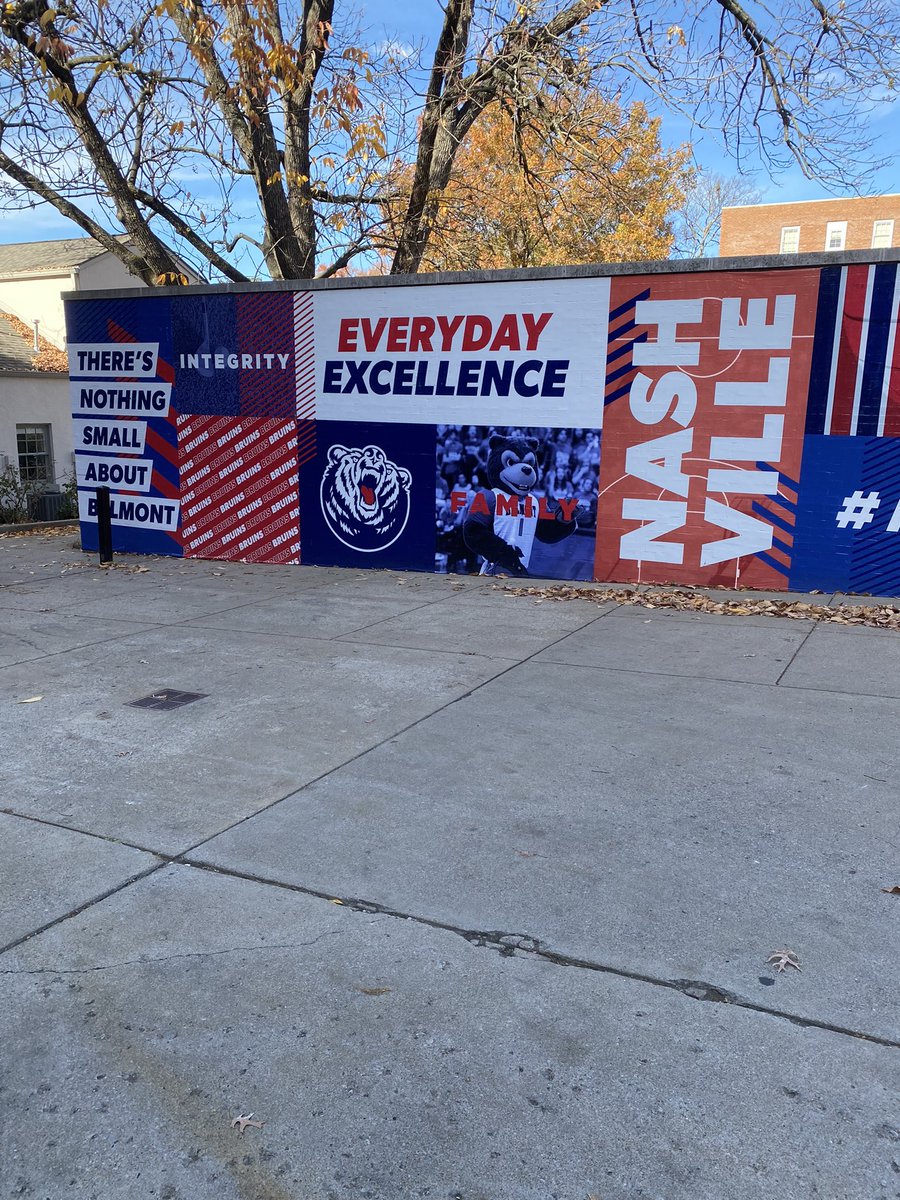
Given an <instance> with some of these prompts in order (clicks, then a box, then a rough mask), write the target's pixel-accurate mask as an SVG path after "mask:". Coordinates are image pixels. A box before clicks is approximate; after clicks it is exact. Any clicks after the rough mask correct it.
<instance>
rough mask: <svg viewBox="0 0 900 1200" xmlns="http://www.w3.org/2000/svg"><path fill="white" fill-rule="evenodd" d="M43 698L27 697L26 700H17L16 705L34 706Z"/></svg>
mask: <svg viewBox="0 0 900 1200" xmlns="http://www.w3.org/2000/svg"><path fill="white" fill-rule="evenodd" d="M43 698H44V697H43V696H29V697H28V699H27V700H17V701H16V704H36V703H37V701H38V700H43Z"/></svg>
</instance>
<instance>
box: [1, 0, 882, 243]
mask: <svg viewBox="0 0 900 1200" xmlns="http://www.w3.org/2000/svg"><path fill="white" fill-rule="evenodd" d="M341 2H342V0H339V2H338V8H340V5H341ZM360 7H361V9H362V14H363V24H364V27H365V30H366V34H367V37H368V40H369V41H370V42H371V43H372V44H373V45H378V44H380V43H383V42H385V41H388V40H396V41H398V42H400V43H404V42H410V43H414V42H424V43H426V45H427V44H429V43H432V42H433V41H434V39H435V38H436V36H437V33H438V31H439V29H440V24H441V19H442V11H441V7H440V4H439V2H438V0H407V3H403V0H399V2H398V0H363V3H362V5H361V6H360ZM658 112H659V113H660V115H661V116H662V136H663V140H664V142H665V143H667V144H668V145H671V146H674V145H678V144H681V143H683V142H685V141H690V142H692V143H693V145H694V154H695V159H696V161H697V163H698V164H699V165H700V166H702V167H705V168H707V169H709V170H712V171H715V172H717V173H719V174H721V175H734V174H735V173H736V168H735V166H734V164H733V162H732V161H731V160H730V158H729V157H728V155H727V153H726V152H725V151H724V149H723V148H722V146H721V145H720V144H718V143H717V141H716V139H715V138H714V137H713V136H711V135H704V134H702V133H701V132H700V131H698V130H697V129H695V128H693V127H692V125H691V122H690V120H689V119H688V118H687V117H685V116H684V115H681V114H677V113H671V112H666V111H665V110H663V109H659V110H658ZM898 112H900V106H898V103H897V101H891V102H887V103H884V104H882V105H881V106H880V107H879V108H878V109H877V110H876V111H875V112H874V113H873V114H872V115H870V117H869V118H868V121H869V129H870V130H871V132H872V133H873V134H874V135H875V136H876V137H877V138H878V139H879V151H880V154H881V155H882V156H883V157H884V158H886V159H888V160H889V161H888V163H887V164H886V165H885V166H884V167H883V168H882V169H881V170H880V171H879V172H878V173H877V174H876V175H875V176H874V177H873V178H872V180H871V181H870V182H868V183H867V184H866V186H865V187H864V189H863V190H864V192H865V193H866V194H877V193H881V192H896V191H900V181H898V179H897V169H896V165H895V164H896V161H897V159H898V158H900V122H898V120H897V116H898ZM752 179H753V183H754V184H755V186H756V187H757V188H758V189H759V190H760V192H761V193H762V198H763V201H769V202H773V201H790V200H815V199H820V198H825V197H828V196H831V195H834V194H835V193H834V191H833V190H830V189H828V188H826V187H824V186H823V185H822V184H820V183H817V182H815V181H811V180H808V179H805V178H804V177H803V175H802V174H801V172H800V170H799V168H794V169H791V170H788V171H786V172H784V173H783V174H781V175H779V176H777V177H775V178H772V177H771V176H770V174H769V172H768V170H767V169H766V168H765V167H764V166H763V165H762V164H757V165H756V169H755V170H754V171H753V172H752ZM199 182H200V181H199V180H198V183H199ZM201 186H202V185H201ZM81 233H82V230H81V229H80V227H78V226H77V225H75V224H73V223H72V222H70V221H68V220H66V219H65V218H64V217H62V216H60V215H59V214H57V213H56V211H55V210H54V209H52V208H51V207H49V206H48V205H39V206H37V207H36V208H35V209H32V210H29V211H26V212H21V213H6V214H2V215H0V242H16V241H31V240H37V239H42V238H55V237H72V236H78V235H80V234H81Z"/></svg>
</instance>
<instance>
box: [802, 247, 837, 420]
mask: <svg viewBox="0 0 900 1200" xmlns="http://www.w3.org/2000/svg"><path fill="white" fill-rule="evenodd" d="M841 270H842V268H841V267H823V268H822V270H821V271H820V272H819V301H818V304H817V306H816V332H815V337H814V339H813V353H812V364H811V366H810V371H809V399H808V400H807V403H806V432H807V433H824V432H825V412H826V409H827V407H828V382H829V379H830V378H831V358H832V353H833V350H834V323H835V321H836V320H837V306H838V293H839V292H840V287H841Z"/></svg>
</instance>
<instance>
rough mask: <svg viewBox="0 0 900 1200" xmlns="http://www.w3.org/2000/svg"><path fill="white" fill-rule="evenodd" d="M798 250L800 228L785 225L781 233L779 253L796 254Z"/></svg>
mask: <svg viewBox="0 0 900 1200" xmlns="http://www.w3.org/2000/svg"><path fill="white" fill-rule="evenodd" d="M799 249H800V226H799V225H785V227H784V229H782V231H781V253H782V254H796V253H797V251H798V250H799Z"/></svg>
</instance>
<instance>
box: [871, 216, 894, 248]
mask: <svg viewBox="0 0 900 1200" xmlns="http://www.w3.org/2000/svg"><path fill="white" fill-rule="evenodd" d="M893 240H894V222H893V221H875V222H873V224H872V249H873V250H883V249H884V248H885V247H886V246H890V244H891V242H893Z"/></svg>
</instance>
